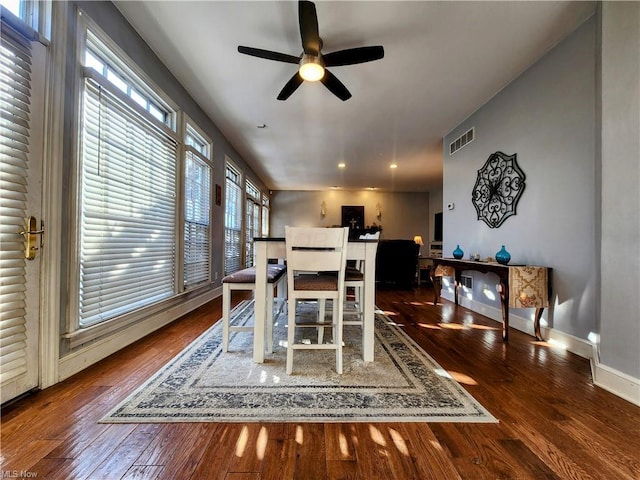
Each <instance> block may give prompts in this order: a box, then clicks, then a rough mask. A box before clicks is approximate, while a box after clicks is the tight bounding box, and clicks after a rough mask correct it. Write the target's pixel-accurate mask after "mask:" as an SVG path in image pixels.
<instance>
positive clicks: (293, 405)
mask: <svg viewBox="0 0 640 480" xmlns="http://www.w3.org/2000/svg"><path fill="white" fill-rule="evenodd" d="M281 310H282V311H281V313H279V314H278V317H277V318H278V322H277V323H278V324H277V325H276V327H275V345H276V348H275V352H274V353H273V354H271V355H267V357H266V360H265V363H263V364H256V363H253V361H252V358H251V354H252V337H253V335H252V334H251V333H247V332H236V333H232V335H231V341H230V345H229V352H228V353H222V351H221V340H222V325H221V322H217V323H216V324H215V325H213V326H212V327H211V328H210V329H209V330H207V331H206V332H205V333H203V334H202V335H201V336H200V337H199V338H198V339H197V340H196V341H194V342H193V343H192V344H191V345H189V346H188V347H187V348H186V349H185V350H183V351H182V352H181V353H180V354H179V355H178V356H176V357H175V358H174V359H173V360H171V361H170V362H169V363H168V364H167V365H166V366H164V367H163V368H162V369H161V370H160V371H159V372H157V373H156V374H155V375H154V376H153V377H152V378H151V379H149V380H148V381H147V382H146V383H145V384H144V385H142V386H141V387H140V388H139V389H138V390H136V391H135V392H134V393H133V394H132V395H131V396H129V398H127V399H126V400H125V401H124V402H122V403H121V404H120V405H119V406H118V407H116V408H115V409H113V410H112V411H111V412H110V413H109V414H108V415H107V416H105V417H104V418H103V419H102V420H101V422H103V423H145V422H167V423H168V422H487V423H494V422H497V420H496V419H495V418H494V417H493V416H492V415H491V414H490V413H489V412H488V411H487V410H486V409H485V408H484V407H482V406H481V405H480V404H479V403H478V402H476V401H475V400H474V399H473V397H471V395H469V394H468V393H467V392H466V391H465V390H464V389H463V388H462V387H461V386H460V385H459V384H458V383H457V382H456V381H455V380H453V379H452V378H451V376H450V375H448V374H447V372H446V371H445V370H443V369H442V368H441V367H440V366H439V365H438V364H437V363H436V362H435V361H434V360H433V359H432V358H431V357H430V356H429V355H427V353H425V352H424V351H423V350H422V349H421V348H420V347H419V346H418V345H417V344H416V343H415V342H413V340H411V339H410V338H409V337H408V336H407V335H406V334H405V333H404V332H403V331H402V330H401V329H400V328H398V327H397V326H395V325H394V324H393V322H392V321H391V320H390V319H389V317H387V316H385V315H384V314H382V313H381V312H377V313H376V320H375V327H376V329H375V361H374V362H368V363H365V362H363V361H362V352H361V343H362V342H361V328H360V327H359V326H345V333H344V345H345V347H344V349H343V358H344V371H343V374H342V375H338V374H336V373H335V352H334V351H332V350H316V351H312V350H307V351H304V350H303V351H297V352H295V353H294V372H293V374H292V375H287V374H286V373H285V358H286V348H285V347H284V346H283V345H285V340H286V327H285V326H284V324H286V308H282V309H281ZM313 312H314V310H313V309H311V308H310V309H309V311H308V312H307V314H309V315H311V314H312V313H313ZM232 315H233V316H234V317H237V320H236V321H234V323H240V324H241V323H248V324H251V323H252V322H253V302H250V301H245V302H243V303H241V304H240V305H238V306H237V307H236V308H235V309H234V310H233V312H232ZM302 330H303V331H304V332H305V333H304V334H305V335H306V336H308V337H310V338H308V341H314V342H315V341H316V339H315V338H314V336H315V335H316V329H315V328H313V329H302ZM330 337H331V329H326V333H325V340H327V339H330Z"/></svg>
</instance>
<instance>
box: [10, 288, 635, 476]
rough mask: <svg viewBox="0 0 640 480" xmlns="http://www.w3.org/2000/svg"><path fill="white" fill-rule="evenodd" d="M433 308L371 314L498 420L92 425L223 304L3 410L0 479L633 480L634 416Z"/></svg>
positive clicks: (573, 372)
mask: <svg viewBox="0 0 640 480" xmlns="http://www.w3.org/2000/svg"><path fill="white" fill-rule="evenodd" d="M431 298H432V291H431V290H430V289H428V288H426V287H422V288H416V289H413V290H406V291H392V290H381V291H378V293H377V299H376V303H377V305H378V306H379V307H380V308H381V309H383V310H385V311H386V312H387V314H388V315H390V316H392V318H393V319H394V320H395V321H396V323H398V324H399V325H402V326H403V328H404V329H405V330H406V331H407V332H408V333H409V334H410V335H411V336H412V337H413V338H414V339H415V341H416V342H417V343H418V344H420V345H421V346H422V347H423V348H424V349H425V350H426V351H427V352H428V353H429V354H431V356H433V357H434V358H435V359H436V361H438V362H439V363H440V365H442V366H443V367H444V368H445V369H447V370H448V371H449V372H450V373H451V374H452V375H453V376H454V377H455V378H456V379H457V380H458V381H459V382H460V383H461V384H463V385H464V386H465V388H466V389H467V390H468V391H469V392H470V393H471V394H472V395H473V396H474V397H475V398H476V399H477V400H478V401H480V402H481V403H482V404H483V405H484V406H485V407H486V408H488V409H489V411H491V413H492V414H493V415H494V416H496V417H497V418H498V419H499V420H500V423H498V424H456V423H375V424H373V423H372V424H364V423H358V424H353V423H345V424H271V423H268V424H216V423H180V424H137V425H136V424H130V425H127V424H99V423H97V420H98V419H99V418H101V417H102V416H103V415H104V414H105V413H106V412H107V411H108V410H109V409H111V408H112V407H113V406H115V405H116V404H117V403H118V402H119V401H121V400H122V399H124V398H125V397H126V396H127V395H128V394H129V393H130V392H131V391H132V390H133V389H135V388H136V387H137V386H138V385H140V384H141V383H142V382H144V381H145V380H146V379H147V378H148V377H149V376H151V375H152V374H153V373H154V372H155V371H156V370H158V369H159V368H160V367H161V366H162V365H163V364H165V363H166V362H167V361H168V360H170V359H171V358H172V357H173V356H175V355H176V354H177V353H178V352H179V351H180V350H182V349H183V348H184V347H185V346H186V345H188V344H189V342H191V341H192V340H193V339H195V338H196V337H197V336H198V335H199V334H200V333H201V332H203V331H204V330H205V329H206V328H207V327H209V326H210V325H211V324H212V323H213V322H215V321H216V320H217V319H218V318H219V317H220V315H221V305H220V300H219V299H218V300H216V301H214V302H212V303H210V304H208V305H206V306H204V307H202V308H200V309H198V310H197V311H195V312H193V313H192V314H190V315H188V316H186V317H184V318H182V319H180V320H179V321H176V322H174V323H172V324H171V325H169V326H167V327H165V328H163V329H162V330H160V331H158V332H156V333H154V334H152V335H150V336H148V337H147V338H145V339H143V340H141V341H139V342H137V343H135V344H134V345H131V346H129V347H127V348H125V349H123V350H122V351H121V352H119V353H117V354H115V355H113V356H111V357H109V358H108V359H106V360H104V361H102V362H100V363H99V364H97V365H94V366H92V367H89V368H88V369H86V370H85V371H83V372H81V373H79V374H77V375H75V376H73V377H72V378H69V379H68V380H66V381H64V382H62V383H60V384H58V385H55V386H53V387H51V388H49V389H47V390H45V391H42V392H38V393H36V394H33V395H31V396H29V397H26V398H23V399H22V400H20V401H18V402H16V403H14V404H12V405H9V406H7V407H5V408H4V409H3V412H2V438H1V440H2V444H1V447H0V448H1V455H0V456H1V460H2V467H1V469H2V478H6V477H12V476H13V477H15V478H25V477H29V478H47V479H64V480H70V479H99V480H105V479H121V478H122V479H151V478H158V479H172V480H173V479H194V480H195V479H198V480H199V479H209V478H211V479H224V480H267V479H278V480H283V479H291V478H295V479H299V480H312V479H329V478H331V479H361V480H383V479H394V480H402V479H420V480H423V479H446V480H450V479H456V478H465V479H607V480H612V479H630V480H638V479H639V478H640V407H637V406H634V405H632V404H630V403H628V402H626V401H624V400H622V399H620V398H618V397H616V396H614V395H612V394H610V393H608V392H606V391H604V390H602V389H600V388H598V387H595V386H594V385H593V384H592V382H591V375H590V370H589V362H588V361H587V360H585V359H583V358H580V357H577V356H575V355H573V354H571V353H568V352H566V351H563V350H561V349H558V348H553V347H551V346H549V345H547V344H545V343H541V342H536V341H535V339H534V338H533V337H530V336H528V335H526V334H523V333H521V332H518V331H515V330H512V331H511V332H510V340H509V342H508V343H503V342H502V340H501V331H500V325H499V324H498V323H496V322H493V321H491V320H488V319H486V318H485V317H482V316H481V315H478V314H475V313H473V312H471V311H469V310H466V309H464V308H462V307H455V306H454V305H453V304H452V303H449V302H446V301H445V302H443V304H441V305H438V306H433V305H432V304H431V303H430V300H431ZM20 475H22V476H20ZM36 476H37V477H36Z"/></svg>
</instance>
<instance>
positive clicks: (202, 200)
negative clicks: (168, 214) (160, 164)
mask: <svg viewBox="0 0 640 480" xmlns="http://www.w3.org/2000/svg"><path fill="white" fill-rule="evenodd" d="M184 200H185V209H184V285H185V287H187V288H188V287H190V286H193V285H197V284H199V283H202V282H205V281H207V280H209V271H210V252H211V227H210V218H211V217H210V215H211V213H210V211H211V167H209V165H208V164H207V163H206V158H204V157H202V155H201V154H200V153H199V152H197V151H196V150H195V149H194V148H193V147H189V146H188V147H186V154H185V199H184Z"/></svg>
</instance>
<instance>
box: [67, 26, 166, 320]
mask: <svg viewBox="0 0 640 480" xmlns="http://www.w3.org/2000/svg"><path fill="white" fill-rule="evenodd" d="M123 56H124V55H123V54H122V53H120V52H117V54H116V52H114V51H112V50H111V49H109V48H108V47H107V46H106V45H105V43H104V42H102V41H101V40H100V39H99V37H98V34H97V32H94V31H92V30H89V29H87V37H86V45H85V51H84V55H83V58H84V59H85V64H86V66H89V65H90V68H84V69H83V74H84V85H83V93H82V100H81V101H82V115H81V119H80V122H81V123H80V139H79V143H80V145H79V147H80V148H79V161H80V166H79V172H78V175H79V178H78V189H79V204H78V216H79V225H78V228H77V244H78V248H77V251H78V259H77V262H78V273H77V276H78V299H77V305H76V308H77V316H78V323H77V326H79V327H86V326H90V325H94V324H96V323H100V322H104V321H106V320H110V319H114V318H115V317H118V316H121V315H124V314H127V313H130V312H133V311H134V310H136V309H139V308H141V307H144V306H147V305H150V304H153V303H155V302H158V301H159V300H161V299H165V298H168V297H170V296H172V295H174V293H175V290H176V289H175V278H174V272H175V267H176V233H175V232H176V228H175V225H176V164H177V146H178V137H177V135H176V134H175V132H173V131H172V130H171V129H170V128H169V127H168V124H170V123H171V121H172V119H173V118H174V117H175V115H174V112H172V111H170V110H169V109H168V107H166V104H165V103H164V102H163V101H162V100H161V97H160V95H159V94H157V93H154V92H153V90H152V89H151V88H150V87H149V86H148V85H146V84H145V83H143V82H142V81H141V80H140V78H139V77H138V76H136V75H135V74H134V72H133V71H132V70H130V69H128V68H127V67H126V66H125V65H123V64H121V63H113V62H115V61H114V60H113V59H117V58H122V57H123ZM110 72H111V73H110ZM143 103H144V106H142V104H143ZM154 109H157V110H158V112H159V113H158V112H156V111H155V110H154Z"/></svg>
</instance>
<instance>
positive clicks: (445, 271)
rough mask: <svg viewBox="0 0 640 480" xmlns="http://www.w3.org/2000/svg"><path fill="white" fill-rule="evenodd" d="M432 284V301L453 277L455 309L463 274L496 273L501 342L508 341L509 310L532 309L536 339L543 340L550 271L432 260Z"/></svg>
mask: <svg viewBox="0 0 640 480" xmlns="http://www.w3.org/2000/svg"><path fill="white" fill-rule="evenodd" d="M431 260H432V262H433V263H432V266H431V280H432V282H433V290H434V293H435V298H434V300H433V304H434V305H435V304H436V303H437V302H438V299H439V297H440V289H441V284H440V280H441V279H442V277H454V278H455V289H454V298H455V304H456V305H458V287H459V285H460V280H461V278H460V277H461V276H462V272H463V271H465V270H472V271H476V272H481V273H495V274H496V275H498V278H499V279H500V303H501V304H502V338H503V340H504V341H507V340H508V339H509V307H512V308H535V309H536V313H535V316H534V321H533V329H534V333H535V337H536V339H538V340H542V334H541V333H540V318H542V312H543V311H544V308H545V307H548V306H549V297H550V296H551V283H550V281H549V279H550V276H551V268H549V267H537V266H532V265H501V264H499V263H493V262H492V263H489V262H480V261H473V260H456V259H454V258H432V259H431Z"/></svg>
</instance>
